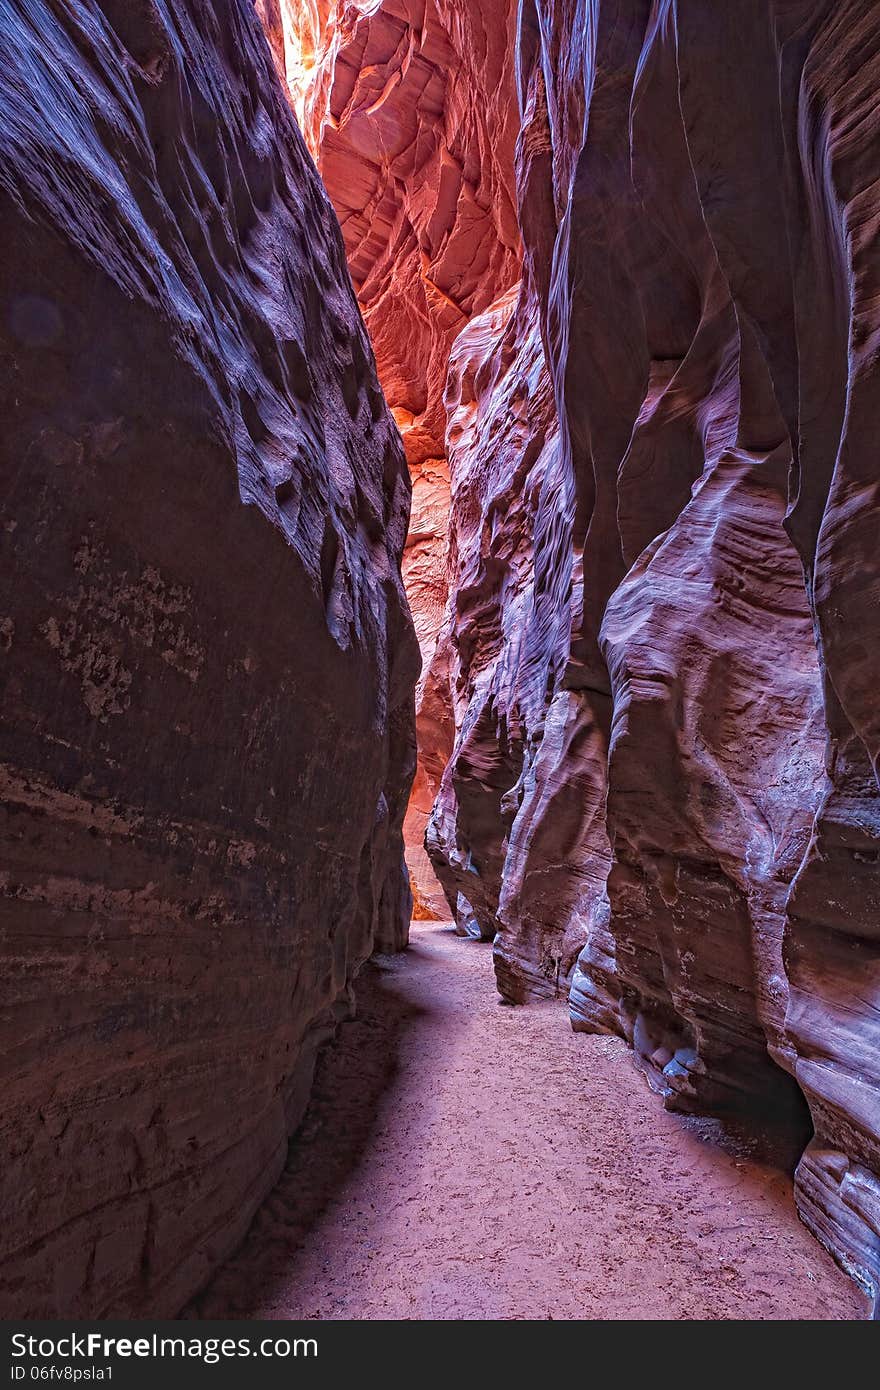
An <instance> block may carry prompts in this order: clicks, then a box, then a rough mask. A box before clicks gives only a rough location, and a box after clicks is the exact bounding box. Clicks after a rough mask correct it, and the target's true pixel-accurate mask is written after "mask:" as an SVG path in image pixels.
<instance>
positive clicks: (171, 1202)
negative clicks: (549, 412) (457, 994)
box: [0, 0, 418, 1317]
mask: <svg viewBox="0 0 880 1390" xmlns="http://www.w3.org/2000/svg"><path fill="white" fill-rule="evenodd" d="M0 46H2V59H0V151H2V158H0V198H2V214H0V267H2V270H0V277H2V279H0V357H2V373H0V382H2V386H0V389H2V393H3V399H2V416H3V422H4V428H3V437H2V444H0V450H2V526H0V536H2V547H3V567H2V585H0V637H2V648H3V650H2V656H0V662H2V673H3V712H4V719H3V729H2V734H0V739H2V756H0V763H2V768H0V776H2V781H3V793H2V806H0V815H2V821H3V845H4V853H3V864H2V875H0V883H2V899H0V901H2V909H0V910H2V930H0V957H2V974H3V978H4V985H3V1007H2V1011H0V1031H2V1041H3V1046H2V1052H3V1079H2V1086H0V1089H2V1094H3V1106H2V1131H0V1142H2V1158H0V1185H2V1197H0V1204H2V1209H3V1213H4V1220H3V1228H2V1232H0V1250H2V1262H0V1291H2V1292H0V1302H2V1306H3V1311H4V1313H5V1314H6V1316H13V1315H30V1316H44V1317H48V1316H58V1315H65V1316H79V1317H96V1316H97V1317H100V1316H104V1315H108V1314H115V1315H126V1314H129V1315H131V1314H135V1315H145V1314H158V1315H162V1314H165V1315H169V1314H172V1313H174V1312H175V1311H176V1309H177V1308H179V1307H180V1306H181V1304H182V1303H183V1302H184V1301H185V1299H186V1297H187V1296H188V1295H189V1294H191V1293H192V1292H193V1291H194V1290H195V1289H196V1288H197V1286H198V1285H199V1284H200V1283H201V1282H202V1281H203V1280H204V1278H205V1277H206V1275H207V1274H208V1272H209V1271H210V1269H211V1268H212V1266H213V1265H215V1264H216V1263H217V1261H218V1260H220V1259H221V1258H222V1257H223V1256H224V1255H225V1254H226V1253H227V1252H228V1251H229V1249H230V1248H231V1247H232V1245H233V1244H234V1243H235V1242H236V1241H237V1240H238V1238H239V1237H240V1236H241V1235H242V1234H243V1233H244V1231H245V1229H246V1228H247V1225H248V1223H249V1220H250V1217H251V1215H252V1213H253V1211H254V1209H255V1207H256V1205H257V1204H258V1203H259V1201H260V1200H261V1198H262V1197H263V1196H264V1195H265V1193H266V1192H267V1190H268V1189H269V1187H270V1186H271V1184H272V1182H273V1181H274V1179H275V1177H276V1175H277V1173H278V1172H279V1169H280V1167H281V1165H282V1163H283V1161H284V1156H285V1150H286V1142H287V1136H288V1134H289V1132H290V1131H291V1129H292V1127H293V1126H294V1125H295V1124H296V1123H297V1121H298V1119H299V1117H300V1115H301V1113H302V1110H303V1107H304V1104H305V1099H306V1096H307V1092H308V1087H309V1084H310V1076H311V1068H312V1065H313V1061H314V1056H315V1051H316V1048H317V1046H318V1045H319V1043H320V1042H321V1041H322V1039H324V1038H326V1037H327V1035H328V1033H329V1031H331V1030H332V1028H333V1025H334V1022H335V1020H336V1019H338V1018H339V1017H340V1015H341V1014H342V1013H344V1012H345V1011H346V1009H347V1008H348V1007H349V1001H350V987H351V981H352V978H353V976H354V974H355V973H356V971H357V969H358V967H359V965H360V964H361V963H362V962H363V960H364V959H365V958H366V957H367V955H368V954H369V953H370V951H371V950H372V949H373V946H374V944H379V945H381V946H383V947H385V948H389V947H392V946H396V945H400V944H402V943H403V941H405V939H406V931H407V926H408V920H409V893H408V889H407V886H406V876H405V873H404V871H403V861H402V839H401V827H402V820H403V815H404V810H405V806H406V800H407V796H408V791H409V783H410V780H411V777H412V772H413V767H414V762H415V748H414V736H413V687H414V683H415V677H416V673H417V661H418V652H417V647H416V642H415V639H414V635H413V631H412V624H411V621H410V618H409V615H408V611H407V606H406V601H405V598H404V592H403V588H402V584H401V579H400V560H401V555H402V550H403V544H404V538H405V534H406V527H407V519H408V512H409V496H410V484H409V478H408V474H407V469H406V466H405V460H404V455H403V451H402V449H401V446H400V441H399V437H398V434H397V431H396V429H395V427H394V424H393V422H392V420H391V418H390V416H389V414H388V412H387V410H386V407H385V404H384V401H383V399H382V394H381V391H380V389H379V387H378V384H377V379H376V375H375V370H374V362H373V355H372V352H371V349H370V345H369V341H368V338H367V336H366V334H365V332H364V329H363V325H362V322H361V317H360V315H359V312H358V309H357V306H356V303H355V299H354V297H353V294H352V292H351V286H350V281H349V277H348V274H347V271H346V266H345V256H344V248H343V243H342V238H341V236H340V234H339V228H338V225H337V222H336V219H335V217H334V215H333V212H332V209H331V207H330V204H329V202H328V200H327V198H326V196H325V194H324V191H323V189H322V187H321V185H320V182H319V180H318V178H317V177H316V174H315V171H314V168H313V166H312V163H311V161H310V159H309V157H308V154H307V151H306V148H305V145H304V143H303V141H302V139H301V137H300V134H299V132H298V130H297V129H296V126H295V122H294V121H293V119H292V117H291V115H290V113H289V109H288V106H287V103H286V101H285V100H284V97H283V95H282V92H281V89H280V86H279V85H278V83H277V80H276V77H275V74H274V71H273V68H272V63H271V58H270V54H269V49H268V47H267V45H266V42H265V39H264V38H263V35H262V34H261V32H260V29H259V25H258V23H257V20H256V18H255V15H254V12H253V7H252V5H251V4H250V3H248V0H223V3H222V4H220V3H211V2H210V0H173V3H165V4H158V3H153V0H83V3H81V4H79V5H77V6H75V7H74V6H58V5H55V4H50V3H47V0H10V2H9V3H8V4H6V5H4V7H3V12H2V15H0Z"/></svg>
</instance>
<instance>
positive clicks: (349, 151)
mask: <svg viewBox="0 0 880 1390" xmlns="http://www.w3.org/2000/svg"><path fill="white" fill-rule="evenodd" d="M257 8H258V11H259V13H260V15H261V18H262V19H263V22H264V25H265V27H266V30H267V33H268V35H269V38H270V42H271V44H272V48H273V52H274V54H275V59H276V63H277V65H278V68H279V71H280V72H281V74H282V76H283V79H284V81H285V82H286V84H287V88H288V92H289V95H290V98H291V102H292V105H293V107H294V110H295V111H296V113H297V116H298V119H299V120H300V123H301V125H302V127H303V130H304V133H305V135H306V139H307V141H308V143H309V146H310V148H311V150H312V152H313V153H314V155H315V158H316V161H317V163H318V168H319V170H320V172H321V175H322V177H323V179H324V182H325V184H326V187H327V190H328V192H329V194H330V196H331V198H332V200H333V203H334V206H335V208H336V211H337V213H338V214H339V219H340V222H341V224H342V230H343V236H344V239H345V248H346V253H347V256H348V264H349V268H350V270H351V274H352V279H353V281H354V285H355V289H356V291H357V295H358V299H359V302H360V305H361V308H362V310H363V314H364V319H365V322H366V325H367V328H368V330H369V333H370V337H371V340H372V343H373V348H374V351H375V354H376V361H377V366H378V371H379V376H380V380H381V382H382V386H383V389H384V392H385V395H386V398H387V400H388V402H389V405H390V406H391V408H392V413H393V414H394V417H395V419H396V421H397V424H398V426H399V427H400V430H401V433H402V436H403V441H404V447H405V449H406V456H407V461H408V463H409V467H410V472H411V475H412V481H413V522H412V526H411V529H410V534H409V538H408V541H407V547H406V555H405V558H404V569H403V574H404V582H405V585H406V590H407V594H408V596H409V599H410V603H411V606H412V610H413V614H414V617H415V622H416V629H417V632H418V637H419V645H420V649H421V653H422V679H421V681H420V683H419V686H418V690H417V695H416V708H417V719H418V729H419V740H418V742H419V763H418V769H417V773H416V778H415V783H414V787H413V795H412V799H411V802H410V805H409V809H408V812H407V819H406V826H405V837H406V844H407V860H408V863H409V868H410V877H411V880H412V884H413V892H414V896H415V910H416V914H417V915H425V916H440V917H444V916H447V915H448V911H449V909H448V907H447V906H446V904H445V902H444V899H443V893H442V891H441V889H440V886H439V885H438V883H437V881H436V879H435V877H434V874H433V871H432V870H431V867H430V864H429V861H428V859H427V857H426V855H425V852H424V849H423V847H422V843H423V839H424V834H425V827H426V822H427V818H428V813H429V811H430V807H431V803H432V801H433V799H434V797H435V795H436V793H437V790H438V786H439V782H440V777H441V774H442V770H443V767H444V766H445V764H446V762H447V760H448V757H449V754H450V751H451V749H452V740H453V728H452V719H451V712H450V697H449V685H448V681H449V655H448V652H447V651H446V649H445V644H441V649H440V650H439V651H438V650H437V638H438V633H439V632H440V629H441V626H442V624H443V615H444V610H445V608H446V603H447V598H448V573H447V561H446V551H447V520H448V515H449V509H450V496H449V486H450V485H449V471H448V465H447V443H446V427H447V414H446V409H445V407H444V395H445V392H446V382H447V376H448V372H449V365H450V354H451V352H452V347H453V343H454V342H455V341H456V339H457V337H458V335H459V334H460V333H462V332H463V330H465V329H466V328H467V326H468V324H469V323H471V321H472V320H473V319H474V318H475V317H478V316H480V315H481V314H483V313H484V312H485V311H487V310H488V309H489V307H490V306H491V305H492V304H493V302H494V301H495V300H497V299H498V298H499V297H500V296H502V295H503V294H504V293H505V292H507V291H508V290H509V289H510V288H511V286H512V285H513V284H515V283H516V281H517V279H518V277H519V257H520V236H519V229H518V226H517V218H516V195H515V188H514V143H515V140H516V134H517V125H518V121H517V109H516V89H515V82H514V72H513V64H514V51H515V25H516V12H515V6H514V5H511V4H509V3H506V0H492V3H489V4H482V5H479V6H476V5H474V4H473V3H472V0H330V3H327V4H321V5H318V6H315V5H312V4H308V5H306V4H303V3H302V0H258V6H257Z"/></svg>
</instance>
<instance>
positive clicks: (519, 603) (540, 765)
mask: <svg viewBox="0 0 880 1390" xmlns="http://www.w3.org/2000/svg"><path fill="white" fill-rule="evenodd" d="M516 43H517V59H516V73H517V80H518V84H519V106H520V113H521V130H520V135H519V140H518V144H517V150H516V172H517V197H518V212H519V222H520V228H521V233H522V241H523V275H522V280H521V284H520V288H519V291H518V292H517V293H516V295H515V296H513V297H509V298H508V299H507V300H505V301H503V302H502V303H499V304H496V305H495V306H494V307H493V308H491V309H490V310H489V311H488V312H485V313H484V314H483V315H481V316H479V317H477V318H475V319H473V320H472V321H471V322H470V324H469V325H468V327H467V328H466V329H465V330H464V331H463V333H462V334H461V335H460V337H459V338H458V340H457V342H456V344H455V346H454V348H453V350H452V358H451V370H450V376H449V383H448V388H447V406H448V411H449V425H448V436H447V439H448V456H449V464H450V479H451V492H452V510H451V522H450V551H449V565H450V575H451V600H450V609H449V612H450V619H449V623H448V627H447V631H446V633H445V635H444V636H443V637H442V638H441V643H440V646H441V648H443V647H446V648H448V654H447V660H448V663H449V669H450V672H451V679H452V682H453V689H454V695H455V743H454V748H453V752H452V755H451V757H450V760H449V764H448V767H447V769H446V771H445V772H444V774H443V778H442V784H441V788H440V792H439V795H438V797H437V800H436V802H435V805H434V809H433V812H432V816H431V821H430V825H429V831H428V840H429V848H430V852H431V856H432V859H433V862H434V865H435V867H436V870H437V873H438V875H439V877H440V879H441V881H442V882H443V884H444V887H445V889H446V891H447V893H448V894H449V896H450V897H451V899H452V900H453V901H455V902H456V903H457V905H458V907H459V909H460V916H461V924H462V930H469V931H472V932H474V933H475V934H477V933H478V934H481V935H483V936H484V937H494V939H495V953H496V964H497V974H498V982H499V988H500V990H501V992H502V994H503V995H504V996H505V997H506V998H507V999H510V1000H513V1001H523V1000H525V999H527V998H529V997H531V996H533V995H546V994H554V993H560V992H562V991H565V990H566V989H567V988H570V1000H571V1011H572V1018H573V1021H574V1024H575V1027H577V1028H585V1029H593V1030H595V1029H607V1030H613V1031H616V1032H619V1033H621V1034H623V1035H624V1036H625V1037H626V1038H627V1039H628V1040H629V1042H630V1043H631V1045H632V1047H633V1049H634V1051H635V1054H636V1056H637V1058H638V1061H639V1064H640V1066H641V1067H642V1068H643V1069H644V1071H645V1072H646V1075H647V1077H648V1079H649V1081H650V1083H651V1085H652V1086H653V1087H654V1088H655V1089H656V1090H657V1091H658V1092H659V1093H660V1094H661V1095H662V1096H663V1098H664V1100H665V1103H666V1104H667V1105H669V1106H671V1107H674V1108H677V1109H684V1110H688V1111H720V1112H724V1111H730V1110H733V1109H742V1108H745V1109H747V1110H750V1111H754V1110H755V1108H756V1107H766V1108H768V1109H769V1110H770V1111H771V1112H773V1113H780V1112H784V1113H785V1114H787V1115H794V1116H796V1115H797V1113H798V1110H799V1108H802V1107H803V1104H804V1098H805V1100H806V1103H807V1104H808V1106H809V1113H810V1118H811V1120H812V1126H813V1129H814V1131H815V1134H814V1137H813V1139H812V1140H811V1142H810V1143H809V1146H808V1148H807V1150H806V1152H805V1154H804V1157H803V1159H802V1160H801V1163H800V1166H799V1168H798V1171H797V1177H796V1192H797V1201H798V1205H799V1209H800V1211H801V1214H802V1215H803V1217H804V1219H805V1220H806V1221H807V1223H808V1224H809V1225H810V1226H811V1227H812V1228H813V1230H814V1231H815V1232H816V1233H817V1234H818V1235H819V1237H820V1238H821V1239H822V1240H823V1241H824V1243H825V1244H826V1245H828V1246H829V1248H830V1249H831V1250H832V1251H833V1252H834V1253H835V1254H836V1255H837V1257H838V1258H839V1259H840V1260H841V1261H842V1262H843V1263H844V1265H845V1266H846V1267H847V1268H848V1269H849V1270H850V1271H851V1272H852V1273H853V1274H854V1275H855V1277H856V1278H857V1279H858V1280H859V1281H860V1282H861V1283H862V1284H863V1285H864V1286H865V1287H866V1288H868V1289H869V1290H874V1291H875V1292H876V1291H877V1289H878V1286H880V1015H878V1007H877V998H878V988H877V986H878V983H880V925H878V924H880V915H878V906H880V879H878V865H880V782H878V776H880V772H878V758H880V732H878V730H880V721H878V716H877V701H876V690H877V688H878V685H880V643H878V641H877V640H876V631H875V629H876V622H875V613H876V604H877V600H878V597H880V594H878V585H880V578H878V576H880V568H878V562H877V534H878V521H880V518H878V501H877V494H878V483H877V477H878V471H877V463H876V430H877V420H876V414H877V408H878V401H880V391H878V384H877V381H878V378H877V371H878V369H877V362H878V351H877V331H878V330H877V302H878V277H880V253H878V249H877V248H878V238H877V224H878V203H877V188H878V186H880V185H878V176H880V165H878V160H880V156H878V150H880V144H878V134H880V131H878V115H877V112H878V107H877V102H876V91H877V85H878V80H880V23H878V15H877V10H876V6H875V5H873V4H872V3H871V2H870V0H840V3H831V0H773V3H769V4H768V3H765V0H738V2H737V3H735V4H730V5H726V6H706V5H703V4H700V3H698V0H654V3H651V0H598V3H595V4H592V5H589V6H586V5H584V4H582V3H581V2H580V0H522V3H521V4H520V6H519V18H518V32H517V40H516Z"/></svg>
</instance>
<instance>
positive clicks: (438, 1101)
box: [189, 924, 867, 1319]
mask: <svg viewBox="0 0 880 1390" xmlns="http://www.w3.org/2000/svg"><path fill="white" fill-rule="evenodd" d="M358 997H359V1017H358V1018H357V1019H356V1020H355V1021H353V1022H352V1023H349V1024H346V1025H345V1026H344V1027H343V1029H342V1032H341V1036H340V1038H339V1040H338V1041H337V1042H336V1043H335V1044H334V1045H333V1047H332V1048H331V1049H329V1050H328V1052H327V1053H326V1054H325V1057H324V1059H323V1062H322V1064H321V1067H320V1070H319V1075H318V1078H317V1083H316V1091H315V1096H314V1099H313V1102H312V1105H311V1107H310V1110H309V1114H308V1116H307V1118H306V1122H305V1126H304V1130H303V1132H302V1133H301V1135H300V1137H299V1138H298V1139H297V1141H296V1142H295V1144H294V1145H293V1146H292V1150H291V1157H290V1160H289V1163H288V1168H287V1170H286V1172H285V1174H284V1175H283V1177H282V1179H281V1181H280V1183H279V1185H278V1187H277V1188H276V1190H275V1192H274V1193H273V1194H272V1196H271V1197H270V1198H269V1199H268V1201H267V1202H266V1204H265V1205H264V1207H263V1208H262V1210H261V1212H260V1213H259V1214H258V1216H257V1219H256V1221H255V1223H254V1226H253V1227H252V1229H251V1232H250V1234H249V1236H248V1238H247V1240H246V1241H245V1243H244V1245H243V1247H242V1248H241V1250H240V1251H239V1252H238V1254H237V1256H236V1257H235V1258H234V1259H233V1260H232V1261H230V1262H229V1263H228V1264H227V1265H226V1266H225V1267H224V1268H223V1269H222V1270H221V1271H220V1273H219V1274H218V1276H217V1277H216V1278H215V1279H214V1282H213V1284H212V1285H211V1286H210V1288H209V1289H208V1290H207V1291H206V1293H205V1294H203V1295H202V1297H201V1298H200V1299H199V1300H198V1301H197V1304H196V1305H195V1306H194V1307H193V1308H192V1309H191V1310H190V1314H189V1315H190V1316H196V1317H198V1316H202V1317H224V1316H229V1317H232V1316H239V1317H263V1318H567V1319H568V1318H640V1317H641V1318H676V1319H678V1318H853V1317H865V1316H867V1302H866V1300H864V1299H863V1298H862V1297H861V1295H860V1294H859V1293H858V1291H857V1290H856V1289H855V1287H854V1286H853V1285H852V1284H851V1283H850V1281H849V1280H848V1279H847V1278H845V1276H844V1275H843V1274H842V1273H840V1271H839V1270H838V1269H837V1268H836V1267H835V1265H834V1264H833V1263H832V1261H831V1259H830V1258H829V1257H828V1256H827V1255H826V1254H825V1252H824V1251H823V1250H822V1249H821V1248H820V1247H819V1245H818V1244H816V1242H815V1241H814V1240H813V1239H812V1237H811V1236H810V1235H809V1234H808V1233H807V1231H806V1230H805V1229H804V1228H803V1227H802V1226H801V1225H800V1223H799V1221H798V1219H797V1217H796V1215H795V1211H794V1206H793V1203H792V1199H791V1188H790V1179H789V1177H788V1175H787V1174H786V1173H785V1172H784V1171H781V1170H780V1168H779V1167H777V1166H773V1163H772V1162H771V1161H770V1159H769V1158H768V1157H767V1153H766V1149H767V1141H763V1145H762V1143H761V1142H756V1141H754V1140H751V1141H744V1140H742V1139H741V1138H737V1137H736V1136H735V1135H732V1134H730V1133H729V1132H728V1133H725V1132H724V1131H723V1129H722V1127H721V1126H720V1125H719V1124H717V1123H715V1122H712V1121H705V1120H683V1119H680V1118H677V1117H675V1116H672V1115H668V1114H666V1112H665V1111H663V1109H662V1108H661V1106H660V1105H659V1103H658V1102H657V1100H656V1099H655V1098H654V1097H652V1096H651V1095H650V1093H649V1092H648V1090H647V1088H646V1086H645V1083H644V1082H643V1081H642V1079H641V1078H640V1076H639V1075H638V1073H637V1072H636V1071H635V1069H634V1067H633V1065H632V1063H631V1061H630V1059H629V1056H628V1054H627V1052H626V1049H625V1048H624V1047H623V1045H622V1044H621V1043H619V1042H617V1041H616V1040H614V1039H610V1038H589V1037H583V1036H580V1037H579V1036H576V1035H575V1034H573V1033H572V1032H571V1031H570V1030H569V1027H568V1020H567V1016H566V1013H565V1010H564V1008H562V1007H559V1006H556V1005H552V1004H548V1005H538V1006H534V1007H529V1008H525V1009H511V1008H504V1007H501V1006H499V1004H498V1002H497V997H496V995H495V993H494V988H493V979H492V969H491V949H490V948H488V947H485V946H480V945H478V944H476V943H473V942H464V941H460V940H459V939H458V938H457V937H455V936H454V935H453V934H452V933H451V932H450V931H449V930H448V928H440V927H438V926H437V925H436V924H431V925H429V926H419V925H416V926H415V927H414V931H413V944H412V946H411V948H410V950H409V951H408V952H407V953H406V955H404V956H399V957H394V958H383V959H382V960H381V961H379V962H377V963H376V965H371V966H368V967H367V970H366V971H365V973H364V976H363V977H362V979H361V982H360V983H359V989H358ZM762 1147H763V1148H764V1150H765V1152H764V1153H763V1154H762V1152H761V1150H762Z"/></svg>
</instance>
